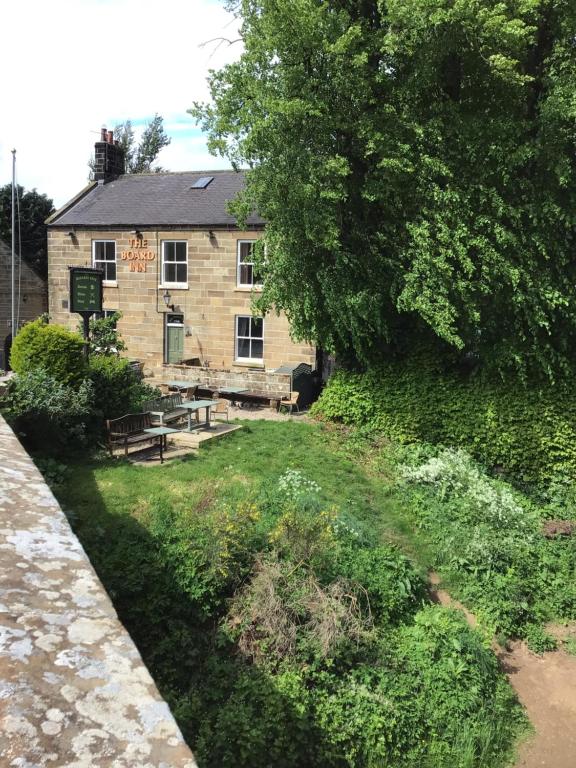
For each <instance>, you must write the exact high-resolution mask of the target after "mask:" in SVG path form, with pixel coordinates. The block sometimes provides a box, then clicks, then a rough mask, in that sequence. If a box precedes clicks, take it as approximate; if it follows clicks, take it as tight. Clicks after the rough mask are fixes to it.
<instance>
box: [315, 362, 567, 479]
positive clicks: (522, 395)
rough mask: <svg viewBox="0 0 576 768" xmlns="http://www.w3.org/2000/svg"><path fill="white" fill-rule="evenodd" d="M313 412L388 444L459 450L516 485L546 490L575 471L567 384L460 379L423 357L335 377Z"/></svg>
mask: <svg viewBox="0 0 576 768" xmlns="http://www.w3.org/2000/svg"><path fill="white" fill-rule="evenodd" d="M312 410H313V413H315V414H316V415H319V416H321V417H323V418H326V419H332V420H334V421H340V422H343V423H344V424H352V425H357V426H363V427H369V428H372V429H374V430H378V431H380V432H381V433H383V434H385V435H386V436H387V437H389V438H390V439H392V440H395V441H399V442H401V443H412V442H416V441H419V440H423V441H426V442H430V443H435V444H443V445H449V446H462V447H463V448H465V449H466V450H467V451H469V452H470V453H472V455H473V456H475V457H476V458H477V459H479V460H480V461H482V462H483V463H485V464H486V465H487V466H489V467H495V468H497V469H498V470H499V471H504V472H505V473H508V474H509V475H510V476H512V477H514V478H516V479H517V480H520V481H523V482H528V483H541V484H545V483H548V482H549V481H551V480H558V479H562V478H564V477H569V478H570V477H574V474H575V473H576V400H575V398H574V394H573V387H572V386H571V382H557V383H556V384H550V383H536V382H532V383H528V384H526V385H525V386H523V385H522V384H520V383H518V382H517V381H510V382H502V381H500V380H498V381H494V380H489V379H487V378H484V377H482V376H480V375H477V376H470V375H463V374H461V373H459V372H457V371H454V370H448V369H446V368H443V367H442V366H441V364H440V362H439V361H437V360H435V359H432V358H430V357H426V356H418V357H414V358H412V359H411V360H408V361H404V362H402V363H399V362H390V363H388V364H386V365H382V366H380V367H378V368H374V369H372V370H370V371H368V372H367V373H351V372H347V371H343V370H341V371H338V372H337V373H336V374H335V375H334V376H333V377H332V378H331V379H330V382H329V383H328V386H327V387H326V388H325V390H324V392H323V393H322V396H321V397H320V399H319V400H318V401H317V403H316V404H315V405H314V407H313V409H312Z"/></svg>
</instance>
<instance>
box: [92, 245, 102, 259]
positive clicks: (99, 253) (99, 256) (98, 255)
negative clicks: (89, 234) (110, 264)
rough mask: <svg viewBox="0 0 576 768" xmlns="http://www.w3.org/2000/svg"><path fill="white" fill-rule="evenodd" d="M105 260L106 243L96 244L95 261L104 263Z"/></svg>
mask: <svg viewBox="0 0 576 768" xmlns="http://www.w3.org/2000/svg"><path fill="white" fill-rule="evenodd" d="M103 258H104V243H94V261H102V259H103Z"/></svg>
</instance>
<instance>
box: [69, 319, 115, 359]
mask: <svg viewBox="0 0 576 768" xmlns="http://www.w3.org/2000/svg"><path fill="white" fill-rule="evenodd" d="M121 317H122V313H121V312H114V314H113V315H109V316H108V317H100V318H97V319H95V318H93V317H91V318H90V322H89V325H90V354H92V355H117V354H118V353H119V352H123V351H124V350H125V349H126V344H125V343H124V341H123V339H122V337H121V336H120V332H119V331H118V329H117V327H116V324H117V322H118V320H120V318H121ZM79 331H80V333H82V332H83V326H82V323H79Z"/></svg>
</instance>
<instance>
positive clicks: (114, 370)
mask: <svg viewBox="0 0 576 768" xmlns="http://www.w3.org/2000/svg"><path fill="white" fill-rule="evenodd" d="M88 376H89V379H90V381H91V382H92V385H93V387H94V406H93V407H94V409H95V410H96V411H98V412H100V413H101V414H102V416H103V417H104V418H105V419H115V418H118V417H119V416H123V415H124V414H126V413H137V412H138V411H139V410H140V407H141V404H142V403H143V402H144V401H145V400H150V399H152V398H155V397H159V395H160V392H159V391H158V389H157V388H156V387H151V386H149V385H148V384H144V383H143V382H142V381H141V380H140V377H139V376H138V374H137V373H136V371H134V369H133V368H132V367H131V366H130V363H129V361H128V360H126V359H125V358H120V357H115V356H107V355H93V356H92V357H90V360H89V368H88Z"/></svg>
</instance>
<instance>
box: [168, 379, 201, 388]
mask: <svg viewBox="0 0 576 768" xmlns="http://www.w3.org/2000/svg"><path fill="white" fill-rule="evenodd" d="M168 386H169V387H172V389H188V388H189V387H200V386H201V384H200V382H199V381H169V382H168Z"/></svg>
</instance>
